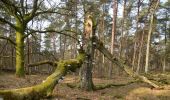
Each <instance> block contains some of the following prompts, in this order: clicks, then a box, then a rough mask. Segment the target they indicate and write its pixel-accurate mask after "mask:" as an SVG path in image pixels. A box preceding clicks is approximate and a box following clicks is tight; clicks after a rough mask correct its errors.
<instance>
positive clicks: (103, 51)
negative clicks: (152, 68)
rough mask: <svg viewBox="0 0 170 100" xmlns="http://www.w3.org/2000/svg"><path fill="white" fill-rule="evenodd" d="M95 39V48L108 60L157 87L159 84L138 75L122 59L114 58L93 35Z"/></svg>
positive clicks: (134, 76)
mask: <svg viewBox="0 0 170 100" xmlns="http://www.w3.org/2000/svg"><path fill="white" fill-rule="evenodd" d="M93 38H94V40H95V44H96V48H97V49H98V50H99V51H100V52H101V53H103V54H104V55H105V56H106V57H107V58H108V59H109V60H110V61H112V62H113V63H114V64H116V65H117V66H119V67H120V68H121V69H123V70H124V71H125V72H126V73H127V74H129V75H130V76H132V77H133V78H136V79H139V80H141V81H143V82H145V83H148V84H149V85H151V86H152V87H154V88H159V86H158V85H157V84H155V83H153V82H151V81H150V80H148V78H146V77H144V76H142V75H139V74H137V73H135V72H134V71H133V70H132V69H131V68H130V67H129V66H127V65H126V64H125V61H122V60H121V59H117V58H115V57H114V56H113V55H112V54H111V53H110V52H109V51H108V50H107V49H106V48H105V47H104V45H103V43H102V42H100V41H99V40H98V39H97V38H96V37H93Z"/></svg>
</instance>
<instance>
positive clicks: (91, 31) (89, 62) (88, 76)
mask: <svg viewBox="0 0 170 100" xmlns="http://www.w3.org/2000/svg"><path fill="white" fill-rule="evenodd" d="M91 17H92V16H91V15H87V17H86V19H85V27H84V39H85V45H84V48H85V52H86V54H87V56H86V58H85V62H84V64H83V68H82V69H81V73H80V80H81V82H80V87H81V89H82V90H86V91H91V90H93V87H94V85H93V80H92V69H93V59H94V44H95V43H93V37H94V35H95V25H93V24H94V21H93V19H92V18H91ZM91 38H92V39H91Z"/></svg>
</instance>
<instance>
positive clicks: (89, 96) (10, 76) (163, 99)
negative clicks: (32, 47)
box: [0, 72, 170, 100]
mask: <svg viewBox="0 0 170 100" xmlns="http://www.w3.org/2000/svg"><path fill="white" fill-rule="evenodd" d="M47 76H48V75H40V74H37V75H27V76H26V77H25V78H23V79H20V78H16V77H15V75H14V73H11V72H10V73H9V72H8V73H7V72H1V73H0V89H12V88H21V87H27V86H32V85H36V84H39V83H41V82H42V81H43V80H44V79H45V78H46V77H47ZM93 81H94V84H95V86H96V87H100V86H105V85H107V84H112V86H110V87H108V88H104V89H99V88H98V89H96V90H95V91H91V92H86V91H82V90H80V89H79V88H77V87H71V86H74V85H75V84H77V83H78V77H77V76H75V75H67V76H66V77H65V78H64V80H63V81H62V82H61V83H60V84H57V85H56V87H55V90H54V92H53V97H52V98H49V99H45V100H170V96H167V95H166V96H159V97H156V96H153V94H154V92H153V90H151V89H150V87H149V86H148V85H147V84H145V83H142V82H134V79H132V78H130V77H128V76H126V75H124V76H122V75H120V76H114V78H113V79H110V80H108V79H101V78H93ZM141 88H142V89H141ZM136 89H139V91H138V92H139V93H141V92H142V91H143V92H145V91H146V92H148V91H149V93H150V91H152V92H153V94H146V95H142V96H141V95H139V93H138V94H137V93H136V92H135V93H134V91H136ZM140 89H141V90H140ZM169 93H170V92H169ZM42 100H44V99H42Z"/></svg>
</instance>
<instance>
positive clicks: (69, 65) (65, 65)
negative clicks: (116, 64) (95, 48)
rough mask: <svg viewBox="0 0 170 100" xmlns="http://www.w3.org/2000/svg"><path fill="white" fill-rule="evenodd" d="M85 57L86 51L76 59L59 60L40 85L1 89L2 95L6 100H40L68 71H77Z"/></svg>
mask: <svg viewBox="0 0 170 100" xmlns="http://www.w3.org/2000/svg"><path fill="white" fill-rule="evenodd" d="M84 58H85V54H84V52H80V53H79V55H78V56H77V57H76V59H70V60H61V61H59V62H57V68H56V70H55V72H54V73H53V74H51V75H50V76H49V77H47V78H46V80H45V81H44V82H42V83H41V84H39V85H36V86H32V87H26V88H21V89H11V90H0V97H3V98H4V99H5V100H38V99H40V98H42V97H46V96H50V95H51V94H52V92H53V89H54V87H55V85H56V84H57V83H58V82H59V80H60V79H61V78H62V76H64V75H66V73H67V71H69V70H70V71H75V70H76V69H77V68H80V67H81V65H82V63H83V60H84Z"/></svg>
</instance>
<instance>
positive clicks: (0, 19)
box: [0, 17, 16, 29]
mask: <svg viewBox="0 0 170 100" xmlns="http://www.w3.org/2000/svg"><path fill="white" fill-rule="evenodd" d="M0 22H2V23H6V24H8V25H9V26H11V27H12V28H14V29H16V26H15V25H14V24H12V23H11V22H9V21H7V20H5V18H1V17H0Z"/></svg>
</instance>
